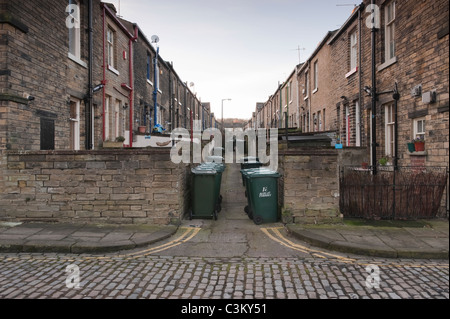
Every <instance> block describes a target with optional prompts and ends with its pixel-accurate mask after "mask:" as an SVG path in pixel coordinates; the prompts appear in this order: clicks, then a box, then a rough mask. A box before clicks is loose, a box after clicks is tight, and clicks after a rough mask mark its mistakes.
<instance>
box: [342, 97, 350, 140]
mask: <svg viewBox="0 0 450 319" xmlns="http://www.w3.org/2000/svg"><path fill="white" fill-rule="evenodd" d="M344 118H345V146H350V137H351V123H350V105H348V104H346V105H345V117H344Z"/></svg>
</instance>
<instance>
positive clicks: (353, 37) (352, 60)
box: [350, 30, 358, 72]
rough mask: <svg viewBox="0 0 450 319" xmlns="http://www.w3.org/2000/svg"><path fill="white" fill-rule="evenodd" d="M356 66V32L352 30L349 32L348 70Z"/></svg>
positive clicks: (354, 68)
mask: <svg viewBox="0 0 450 319" xmlns="http://www.w3.org/2000/svg"><path fill="white" fill-rule="evenodd" d="M357 68H358V33H357V32H356V30H355V31H353V32H352V33H351V34H350V72H352V71H356V70H357Z"/></svg>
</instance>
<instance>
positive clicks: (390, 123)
mask: <svg viewBox="0 0 450 319" xmlns="http://www.w3.org/2000/svg"><path fill="white" fill-rule="evenodd" d="M384 110H385V135H384V136H385V154H386V156H393V155H394V152H395V117H394V103H389V104H387V105H386V106H385V108H384Z"/></svg>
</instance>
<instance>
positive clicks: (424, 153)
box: [409, 151, 428, 156]
mask: <svg viewBox="0 0 450 319" xmlns="http://www.w3.org/2000/svg"><path fill="white" fill-rule="evenodd" d="M427 155H428V153H427V151H423V152H413V153H409V156H427Z"/></svg>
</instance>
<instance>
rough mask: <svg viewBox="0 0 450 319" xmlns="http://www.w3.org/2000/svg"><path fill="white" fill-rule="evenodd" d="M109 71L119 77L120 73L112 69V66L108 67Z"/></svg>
mask: <svg viewBox="0 0 450 319" xmlns="http://www.w3.org/2000/svg"><path fill="white" fill-rule="evenodd" d="M108 70H109V71H111V72H112V73H114V74H115V75H117V76H119V75H120V72H119V71H117V70H116V69H115V68H114V67H112V66H111V65H108Z"/></svg>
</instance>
